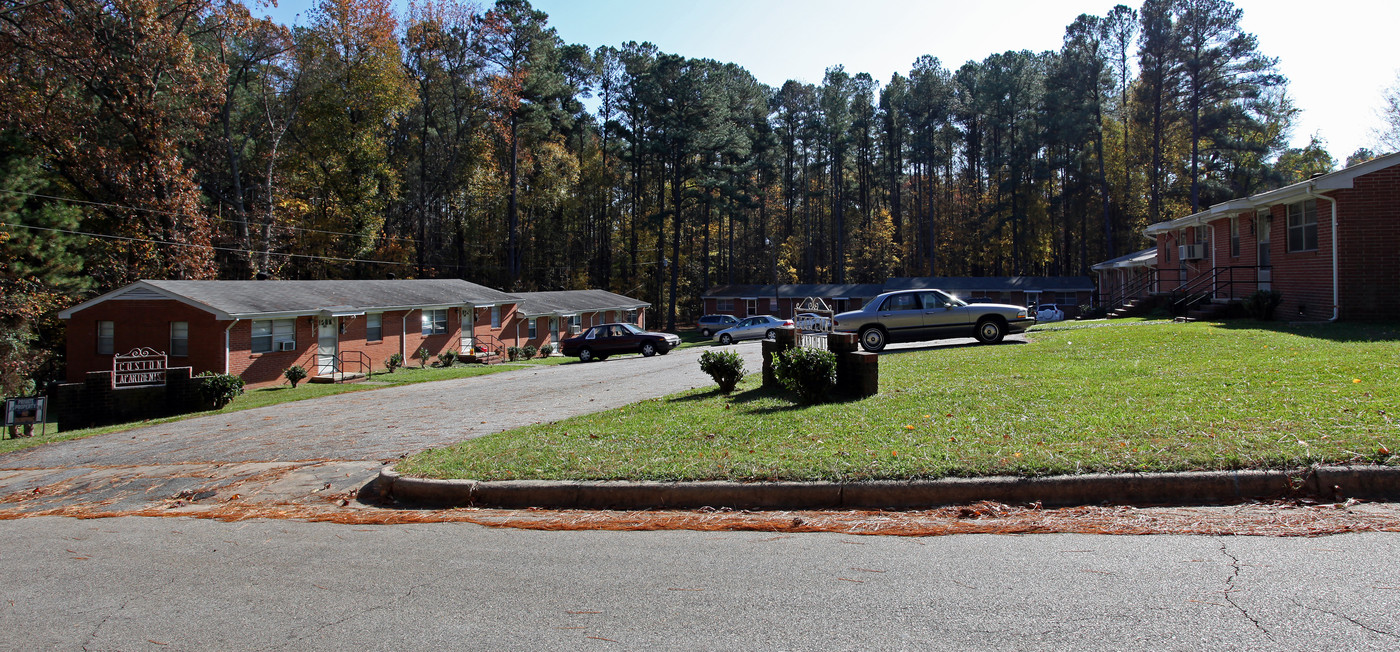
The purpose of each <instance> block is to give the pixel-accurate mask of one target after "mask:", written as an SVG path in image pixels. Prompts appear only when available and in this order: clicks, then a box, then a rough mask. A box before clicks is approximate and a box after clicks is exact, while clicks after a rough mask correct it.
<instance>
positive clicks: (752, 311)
mask: <svg viewBox="0 0 1400 652" xmlns="http://www.w3.org/2000/svg"><path fill="white" fill-rule="evenodd" d="M744 314H745V315H747V316H749V317H752V316H754V315H757V314H758V299H744Z"/></svg>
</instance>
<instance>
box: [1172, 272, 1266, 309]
mask: <svg viewBox="0 0 1400 652" xmlns="http://www.w3.org/2000/svg"><path fill="white" fill-rule="evenodd" d="M1237 270H1238V273H1239V277H1237V276H1236V271H1237ZM1246 270H1247V271H1248V273H1246ZM1260 272H1272V270H1271V268H1269V267H1253V266H1243V265H1231V266H1226V267H1212V268H1211V269H1210V271H1209V272H1206V273H1204V274H1201V275H1200V276H1197V277H1196V278H1193V279H1191V280H1189V281H1187V282H1186V283H1184V284H1181V285H1178V286H1177V287H1176V288H1173V289H1172V290H1171V293H1170V294H1171V299H1170V302H1169V303H1170V305H1171V309H1172V312H1173V313H1174V314H1181V313H1184V312H1185V311H1187V310H1190V309H1191V307H1192V306H1194V305H1196V304H1198V303H1202V302H1205V301H1210V300H1212V299H1225V300H1227V301H1233V300H1235V299H1243V298H1244V296H1246V295H1247V294H1253V292H1254V291H1255V290H1258V288H1259V276H1260Z"/></svg>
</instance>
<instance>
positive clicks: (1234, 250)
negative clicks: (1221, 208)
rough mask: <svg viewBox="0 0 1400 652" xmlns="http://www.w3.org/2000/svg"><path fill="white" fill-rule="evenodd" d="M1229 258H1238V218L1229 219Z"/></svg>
mask: <svg viewBox="0 0 1400 652" xmlns="http://www.w3.org/2000/svg"><path fill="white" fill-rule="evenodd" d="M1230 256H1231V257H1233V258H1239V257H1240V218H1238V217H1232V218H1230Z"/></svg>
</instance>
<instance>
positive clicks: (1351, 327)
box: [1211, 319, 1400, 343]
mask: <svg viewBox="0 0 1400 652" xmlns="http://www.w3.org/2000/svg"><path fill="white" fill-rule="evenodd" d="M1211 326H1212V327H1214V328H1223V329H1226V330H1262V331H1271V332H1274V333H1285V334H1288V335H1297V336H1298V337H1309V338H1313V339H1319V340H1327V341H1329V342H1338V343H1347V342H1400V326H1397V325H1396V324H1392V323H1388V322H1316V323H1312V322H1283V321H1258V320H1254V319H1232V320H1229V321H1222V322H1215V323H1212V324H1211Z"/></svg>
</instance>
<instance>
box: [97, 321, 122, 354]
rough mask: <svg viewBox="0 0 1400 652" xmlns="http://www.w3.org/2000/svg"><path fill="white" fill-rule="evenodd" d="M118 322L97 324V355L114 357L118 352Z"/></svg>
mask: <svg viewBox="0 0 1400 652" xmlns="http://www.w3.org/2000/svg"><path fill="white" fill-rule="evenodd" d="M116 342H117V324H116V322H110V321H100V322H97V355H112V354H113V353H116V352H117V346H116Z"/></svg>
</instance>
